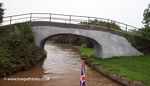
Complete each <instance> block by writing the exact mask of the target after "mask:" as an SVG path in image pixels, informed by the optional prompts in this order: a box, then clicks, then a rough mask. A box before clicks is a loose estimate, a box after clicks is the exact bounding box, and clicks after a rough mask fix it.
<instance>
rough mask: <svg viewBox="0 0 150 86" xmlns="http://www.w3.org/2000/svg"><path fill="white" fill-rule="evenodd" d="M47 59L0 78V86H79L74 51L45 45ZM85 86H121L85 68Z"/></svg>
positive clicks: (76, 55)
mask: <svg viewBox="0 0 150 86" xmlns="http://www.w3.org/2000/svg"><path fill="white" fill-rule="evenodd" d="M45 50H46V51H47V58H45V59H44V60H43V61H41V62H39V63H38V65H36V66H34V67H33V68H32V69H31V70H29V71H22V72H19V73H16V74H13V75H11V76H8V77H5V78H1V79H0V82H1V83H0V86H79V82H80V70H81V60H80V54H79V53H78V52H77V51H76V50H75V49H71V48H68V47H66V46H64V45H60V44H46V45H45ZM85 72H86V86H121V85H119V84H117V83H116V82H113V81H111V80H110V79H108V78H106V77H104V76H103V75H101V74H99V73H97V72H96V71H94V70H92V69H91V68H90V67H88V66H86V68H85Z"/></svg>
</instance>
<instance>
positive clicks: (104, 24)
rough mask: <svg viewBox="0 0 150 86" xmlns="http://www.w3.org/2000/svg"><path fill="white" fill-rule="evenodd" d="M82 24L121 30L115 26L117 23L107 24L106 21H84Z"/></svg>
mask: <svg viewBox="0 0 150 86" xmlns="http://www.w3.org/2000/svg"><path fill="white" fill-rule="evenodd" d="M80 23H81V24H90V25H96V26H104V27H108V28H112V29H114V30H121V28H120V27H119V26H118V25H116V24H115V22H111V23H110V22H105V21H98V20H96V19H95V20H90V21H82V22H80Z"/></svg>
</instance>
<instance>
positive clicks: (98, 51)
mask: <svg viewBox="0 0 150 86" xmlns="http://www.w3.org/2000/svg"><path fill="white" fill-rule="evenodd" d="M58 35H61V36H66V35H74V36H81V37H84V38H85V39H88V40H89V41H90V42H91V43H92V44H93V47H94V53H95V56H96V57H99V56H100V57H101V56H102V47H101V44H100V43H98V42H97V41H96V40H95V39H92V38H90V37H86V36H83V35H76V34H68V33H59V34H51V35H49V36H47V37H45V38H44V39H43V40H41V42H40V46H39V47H40V49H42V50H44V46H45V43H46V41H47V40H48V38H51V37H55V36H58Z"/></svg>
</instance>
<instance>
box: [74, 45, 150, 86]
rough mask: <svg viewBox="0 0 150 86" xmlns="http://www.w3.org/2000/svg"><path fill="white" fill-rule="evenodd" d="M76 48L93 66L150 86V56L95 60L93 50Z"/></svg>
mask: <svg viewBox="0 0 150 86" xmlns="http://www.w3.org/2000/svg"><path fill="white" fill-rule="evenodd" d="M75 48H79V49H80V51H81V55H82V56H84V57H88V58H89V59H90V61H91V63H90V64H91V65H99V66H101V67H102V68H104V69H106V70H107V71H109V72H111V73H112V74H115V75H117V76H121V77H126V78H128V79H129V80H133V81H139V82H142V83H143V84H145V85H147V86H150V77H149V76H150V55H147V56H130V57H119V58H118V57H114V58H109V59H97V58H94V50H93V49H92V48H85V47H80V46H75Z"/></svg>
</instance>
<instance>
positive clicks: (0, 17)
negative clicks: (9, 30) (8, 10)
mask: <svg viewBox="0 0 150 86" xmlns="http://www.w3.org/2000/svg"><path fill="white" fill-rule="evenodd" d="M2 6H3V4H2V3H0V23H2V21H3V15H4V9H3V8H2Z"/></svg>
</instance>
